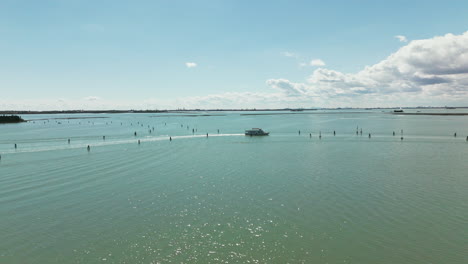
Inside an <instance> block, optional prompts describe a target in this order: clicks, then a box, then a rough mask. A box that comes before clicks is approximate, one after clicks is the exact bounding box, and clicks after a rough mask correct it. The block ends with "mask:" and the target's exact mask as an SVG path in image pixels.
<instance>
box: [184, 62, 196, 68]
mask: <svg viewBox="0 0 468 264" xmlns="http://www.w3.org/2000/svg"><path fill="white" fill-rule="evenodd" d="M185 66H187V68H195V67H197V64H196V63H195V62H186V63H185Z"/></svg>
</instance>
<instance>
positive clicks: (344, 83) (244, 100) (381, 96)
mask: <svg viewBox="0 0 468 264" xmlns="http://www.w3.org/2000/svg"><path fill="white" fill-rule="evenodd" d="M397 37H398V38H399V39H400V41H402V42H404V41H406V38H405V37H403V36H397ZM400 37H401V38H400ZM310 64H311V65H313V66H325V63H324V62H323V61H322V60H319V59H316V60H312V61H311V63H310ZM266 84H267V85H268V86H269V87H270V88H272V89H274V90H276V92H275V93H252V92H245V93H225V94H219V95H208V96H202V97H191V98H185V100H181V101H180V103H183V102H184V101H185V102H186V103H187V106H189V105H195V106H197V107H201V106H203V105H212V106H213V107H215V106H216V105H221V106H235V105H238V104H241V107H248V106H255V105H263V106H275V105H282V106H284V107H294V106H296V107H297V106H301V107H313V106H318V107H337V106H355V107H360V106H361V107H368V106H383V107H387V106H398V105H407V106H417V105H414V102H416V103H418V105H431V104H432V103H433V102H437V101H442V102H446V103H453V104H458V105H467V104H468V31H467V32H465V33H463V34H461V35H454V34H446V35H444V36H436V37H433V38H430V39H421V40H413V41H411V42H409V43H408V44H407V45H405V46H403V47H401V48H400V49H399V50H398V51H396V52H395V53H393V54H391V55H390V56H388V57H387V58H386V59H384V60H382V61H380V62H378V63H376V64H374V65H372V66H367V67H365V68H364V69H362V70H361V71H359V72H357V73H343V72H340V71H336V70H333V69H328V68H324V67H320V68H317V69H316V70H314V71H313V72H312V74H311V75H310V76H309V78H308V79H307V80H306V81H305V82H293V81H291V80H287V79H283V78H277V79H269V80H266Z"/></svg>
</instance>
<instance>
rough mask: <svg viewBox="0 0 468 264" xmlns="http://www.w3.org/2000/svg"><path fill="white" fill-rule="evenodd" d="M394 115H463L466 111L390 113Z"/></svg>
mask: <svg viewBox="0 0 468 264" xmlns="http://www.w3.org/2000/svg"><path fill="white" fill-rule="evenodd" d="M392 114H394V115H438V116H465V115H468V113H423V112H421V113H405V112H403V113H401V112H400V113H392Z"/></svg>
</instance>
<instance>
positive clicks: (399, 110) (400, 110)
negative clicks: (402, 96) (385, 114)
mask: <svg viewBox="0 0 468 264" xmlns="http://www.w3.org/2000/svg"><path fill="white" fill-rule="evenodd" d="M393 112H394V113H403V109H401V107H400V109H395V110H393Z"/></svg>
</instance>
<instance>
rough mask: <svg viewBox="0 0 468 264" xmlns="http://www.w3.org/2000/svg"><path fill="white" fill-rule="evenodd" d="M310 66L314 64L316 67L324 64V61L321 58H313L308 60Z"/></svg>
mask: <svg viewBox="0 0 468 264" xmlns="http://www.w3.org/2000/svg"><path fill="white" fill-rule="evenodd" d="M310 66H316V67H317V66H318V67H321V66H325V62H323V60H321V59H313V60H311V61H310Z"/></svg>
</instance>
